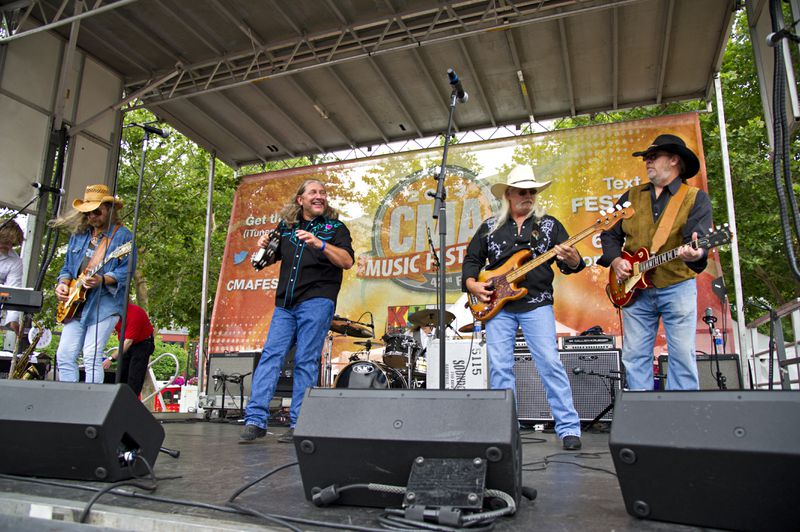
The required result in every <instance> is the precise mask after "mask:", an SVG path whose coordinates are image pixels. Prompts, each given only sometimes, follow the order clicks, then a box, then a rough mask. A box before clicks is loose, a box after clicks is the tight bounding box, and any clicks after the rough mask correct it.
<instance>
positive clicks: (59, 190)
mask: <svg viewBox="0 0 800 532" xmlns="http://www.w3.org/2000/svg"><path fill="white" fill-rule="evenodd" d="M31 186H32V187H33V188H38V189H39V191H40V192H52V193H53V194H58V195H59V196H63V195H64V193H65V191H64V189H63V188H55V187H48V186H47V185H43V184H41V183H31Z"/></svg>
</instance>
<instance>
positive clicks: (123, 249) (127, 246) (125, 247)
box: [106, 242, 133, 260]
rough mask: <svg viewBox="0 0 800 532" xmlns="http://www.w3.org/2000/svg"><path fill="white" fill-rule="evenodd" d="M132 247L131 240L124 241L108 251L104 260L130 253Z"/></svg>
mask: <svg viewBox="0 0 800 532" xmlns="http://www.w3.org/2000/svg"><path fill="white" fill-rule="evenodd" d="M132 249H133V242H125V243H124V244H122V245H121V246H120V247H118V248H117V249H115V250H114V251H112V252H111V253H109V254H108V256H107V257H106V260H111V259H118V258H120V257H122V256H125V255H127V254H128V253H130V252H131V250H132Z"/></svg>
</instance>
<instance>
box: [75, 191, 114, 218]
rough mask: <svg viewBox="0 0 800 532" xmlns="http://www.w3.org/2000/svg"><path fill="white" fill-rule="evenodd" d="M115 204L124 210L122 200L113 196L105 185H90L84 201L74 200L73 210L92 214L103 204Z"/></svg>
mask: <svg viewBox="0 0 800 532" xmlns="http://www.w3.org/2000/svg"><path fill="white" fill-rule="evenodd" d="M112 201H113V202H114V203H115V204H116V205H117V208H118V209H121V208H122V200H121V199H119V198H118V197H116V196H112V195H111V191H110V190H108V187H107V186H105V185H89V186H88V187H86V191H85V192H84V193H83V199H76V200H72V208H73V209H75V210H76V211H80V212H91V211H93V210H95V209H96V208H98V207H99V206H100V205H102V204H103V203H111V202H112Z"/></svg>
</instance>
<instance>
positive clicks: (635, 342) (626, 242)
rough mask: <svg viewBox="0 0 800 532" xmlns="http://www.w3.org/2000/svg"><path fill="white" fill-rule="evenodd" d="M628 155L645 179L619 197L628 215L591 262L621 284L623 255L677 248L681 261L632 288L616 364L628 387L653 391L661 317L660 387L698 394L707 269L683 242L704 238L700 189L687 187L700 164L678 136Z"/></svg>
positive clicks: (604, 237)
mask: <svg viewBox="0 0 800 532" xmlns="http://www.w3.org/2000/svg"><path fill="white" fill-rule="evenodd" d="M633 156H634V157H641V158H642V160H643V161H644V163H645V168H646V171H647V177H648V179H649V182H648V183H645V184H643V185H638V186H635V187H633V188H632V189H630V190H628V191H627V192H625V193H624V194H623V195H622V197H621V198H620V199H619V202H618V203H619V204H621V203H624V202H626V201H630V202H631V203H632V204H633V209H634V211H635V214H634V215H633V216H632V217H631V218H629V219H627V220H624V221H623V222H622V223H621V224H617V225H616V226H614V227H613V228H611V229H609V230H608V231H604V232H603V233H602V234H601V235H600V241H601V242H602V244H603V256H602V257H601V258H600V260H598V264H600V265H601V266H607V267H609V268H612V269H613V271H614V274H615V275H616V277H617V279H618V280H619V281H625V280H627V279H628V278H630V277H631V274H632V273H633V268H632V265H631V262H630V261H628V260H626V259H624V258H623V257H622V256H621V255H622V251H623V250H625V251H628V252H630V251H634V252H635V250H638V249H640V248H647V249H648V250H650V252H651V254H653V253H654V252H655V251H657V249H656V250H654V249H653V248H654V247H657V248H658V249H661V250H662V251H663V250H667V249H673V248H676V249H678V258H679V259H680V260H674V261H670V262H665V263H664V264H661V265H659V266H658V267H656V268H655V269H654V270H653V271H652V275H651V276H650V277H649V281H650V282H651V283H652V287H650V288H645V289H642V290H639V291H638V292H637V293H636V295H635V298H634V299H633V300H632V302H631V303H629V304H627V305H625V306H624V307H623V308H622V316H623V324H624V326H625V331H624V336H623V343H622V361H623V363H624V365H625V374H626V378H627V383H628V389H631V390H652V389H653V345H654V343H655V339H656V334H657V332H658V322H659V319H660V320H661V321H662V322H663V323H664V331H665V333H666V336H667V349H668V350H669V369H668V371H667V374H668V375H669V379H668V381H667V388H668V389H670V390H697V389H698V388H699V381H698V377H697V363H696V362H695V331H696V327H697V287H696V285H695V277H696V276H697V274H698V273H700V272H702V271H703V270H704V269H705V268H706V264H707V262H708V254H707V252H706V250H705V249H703V248H693V247H692V246H689V245H687V244H689V243H690V242H691V241H692V240H697V238H698V236H705V235H707V234H708V233H709V228H710V227H711V223H712V222H711V201H710V200H709V198H708V194H706V193H705V192H704V191H702V190H699V189H697V188H696V187H690V186H688V185H686V180H687V179H690V178H692V177H693V176H694V175H695V174H697V172H698V171H699V170H700V161H699V160H698V158H697V155H695V154H694V152H692V150H690V149H689V148H687V147H686V143H685V142H684V141H683V139H681V138H680V137H678V136H675V135H669V134H665V135H659V136H658V137H656V139H655V140H654V141H653V142H652V144H650V146H648V147H647V148H646V149H645V150H643V151H637V152H635V153H634V154H633ZM670 207H671V208H670ZM662 222H663V223H662ZM661 226H664V227H663V228H662V227H661ZM659 231H660V233H661V235H662V236H661V237H660V238H659V237H658V232H659ZM658 240H661V242H660V245H659V243H658Z"/></svg>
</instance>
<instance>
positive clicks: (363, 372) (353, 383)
mask: <svg viewBox="0 0 800 532" xmlns="http://www.w3.org/2000/svg"><path fill="white" fill-rule="evenodd" d="M333 386H334V388H358V389H391V388H408V383H407V382H406V380H405V378H404V377H403V374H402V373H400V372H399V371H397V370H396V369H394V368H391V367H389V366H386V365H385V364H381V363H380V362H371V361H369V360H358V361H355V362H352V363H350V364H348V365H347V366H346V367H345V368H344V369H343V370H342V371H341V372H340V373H339V375H337V376H336V382H335V383H334V385H333Z"/></svg>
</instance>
